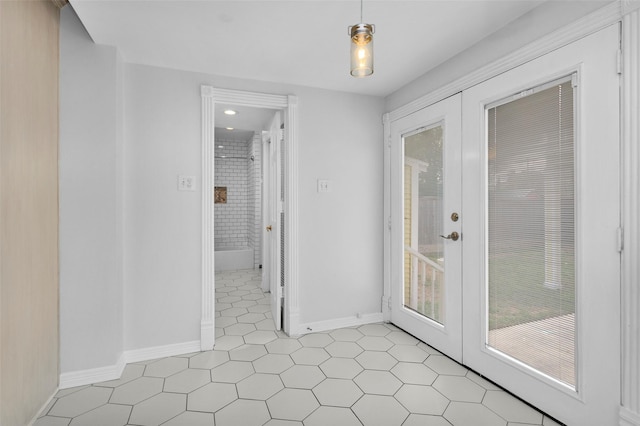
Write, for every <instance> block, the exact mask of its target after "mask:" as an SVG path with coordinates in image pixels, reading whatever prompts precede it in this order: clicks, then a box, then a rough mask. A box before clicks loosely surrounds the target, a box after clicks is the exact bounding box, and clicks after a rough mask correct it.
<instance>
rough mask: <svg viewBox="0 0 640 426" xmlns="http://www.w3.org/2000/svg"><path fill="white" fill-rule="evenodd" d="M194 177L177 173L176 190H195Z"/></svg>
mask: <svg viewBox="0 0 640 426" xmlns="http://www.w3.org/2000/svg"><path fill="white" fill-rule="evenodd" d="M195 190H196V177H195V176H185V175H178V191H195Z"/></svg>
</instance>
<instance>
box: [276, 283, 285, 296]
mask: <svg viewBox="0 0 640 426" xmlns="http://www.w3.org/2000/svg"><path fill="white" fill-rule="evenodd" d="M283 288H284V287H282V286H281V285H279V286H278V295H277V297H278V298H279V299H284V291H283Z"/></svg>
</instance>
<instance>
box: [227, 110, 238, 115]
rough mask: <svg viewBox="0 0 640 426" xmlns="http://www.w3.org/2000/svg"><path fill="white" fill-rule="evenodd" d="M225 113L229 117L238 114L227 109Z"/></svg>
mask: <svg viewBox="0 0 640 426" xmlns="http://www.w3.org/2000/svg"><path fill="white" fill-rule="evenodd" d="M224 113H225V114H227V115H236V114H237V112H236V111H234V110H232V109H225V110H224Z"/></svg>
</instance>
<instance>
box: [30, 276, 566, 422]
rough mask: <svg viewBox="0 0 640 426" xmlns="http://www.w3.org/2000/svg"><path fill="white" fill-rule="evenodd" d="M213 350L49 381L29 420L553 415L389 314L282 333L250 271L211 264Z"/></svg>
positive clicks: (505, 418) (520, 418)
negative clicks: (97, 377)
mask: <svg viewBox="0 0 640 426" xmlns="http://www.w3.org/2000/svg"><path fill="white" fill-rule="evenodd" d="M216 300H217V305H216V326H217V327H219V328H217V340H216V347H215V350H213V351H207V352H199V353H192V354H187V355H180V356H173V357H168V358H162V359H158V360H152V361H146V362H138V363H132V364H128V365H127V366H126V368H125V370H124V373H123V375H122V377H121V378H120V379H119V380H113V381H109V382H102V383H96V384H93V385H91V386H82V387H78V388H72V389H64V390H61V391H59V392H58V393H57V394H56V396H55V398H54V399H53V400H52V401H51V403H50V404H49V406H48V407H47V408H45V410H44V411H43V412H42V413H41V417H40V418H39V419H38V420H37V422H36V423H35V425H36V426H59V425H60V426H67V425H71V426H79V425H87V426H102V425H104V426H111V425H114V426H115V425H165V426H200V425H209V426H212V425H215V426H263V425H264V426H302V425H304V426H401V425H402V426H451V425H454V426H526V425H545V426H551V425H554V426H555V425H557V423H555V422H554V421H553V420H551V419H549V418H547V417H545V416H544V415H543V414H541V413H540V412H538V411H536V410H534V409H532V408H531V407H529V406H528V405H526V404H524V403H522V402H520V401H519V400H518V399H516V398H514V397H512V396H510V395H509V394H508V393H506V392H504V391H502V390H501V389H500V388H498V387H496V386H495V385H493V384H491V383H490V382H488V381H486V380H484V379H482V378H481V377H479V376H478V375H476V374H475V373H473V372H471V371H468V370H467V369H466V368H464V367H462V366H460V365H459V364H457V363H455V362H454V361H451V360H450V359H449V358H447V357H445V356H443V355H442V354H440V353H439V352H438V351H436V350H434V349H432V348H431V347H429V346H428V345H426V344H424V343H423V342H420V341H418V340H416V339H415V338H413V337H412V336H410V335H409V334H407V333H405V332H403V331H401V330H399V329H398V328H396V327H394V326H393V325H390V324H369V325H363V326H360V327H354V328H343V329H339V330H334V331H331V332H322V333H313V334H307V335H305V336H302V337H300V338H297V339H294V338H288V337H287V336H286V335H284V334H282V333H279V332H276V331H275V328H274V325H273V320H272V319H271V312H270V306H269V295H268V294H263V292H262V290H261V289H260V271H253V270H249V271H231V272H222V273H218V274H216Z"/></svg>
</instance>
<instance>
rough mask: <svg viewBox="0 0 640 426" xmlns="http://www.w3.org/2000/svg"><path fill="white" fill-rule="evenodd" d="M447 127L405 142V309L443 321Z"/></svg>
mask: <svg viewBox="0 0 640 426" xmlns="http://www.w3.org/2000/svg"><path fill="white" fill-rule="evenodd" d="M442 137H443V128H442V125H441V124H438V125H436V126H434V127H432V128H429V129H426V130H421V131H419V132H418V133H415V134H411V135H408V136H405V137H404V138H403V140H404V265H405V267H404V306H405V307H406V308H409V309H412V310H414V311H416V312H417V313H419V314H421V315H424V316H426V317H427V318H429V319H431V320H433V321H436V322H438V323H440V324H443V323H444V303H443V301H444V298H443V296H444V288H443V285H444V240H443V239H442V237H440V235H441V234H442V232H444V231H443V220H442V216H443V210H442V208H443V193H442V192H443V182H444V173H443V171H444V170H443V153H442V142H443V139H442Z"/></svg>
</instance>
